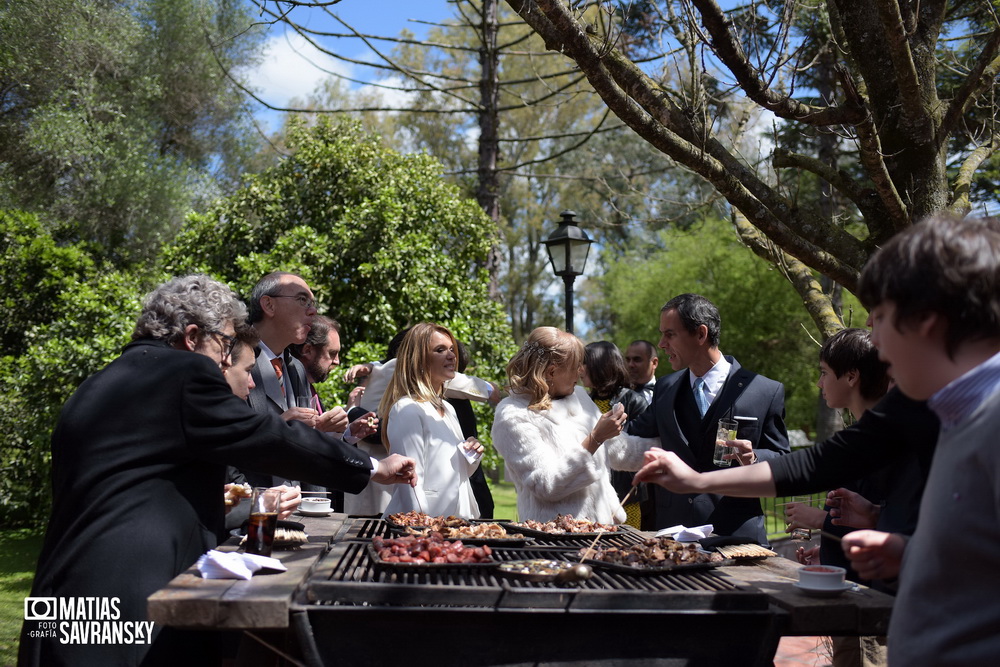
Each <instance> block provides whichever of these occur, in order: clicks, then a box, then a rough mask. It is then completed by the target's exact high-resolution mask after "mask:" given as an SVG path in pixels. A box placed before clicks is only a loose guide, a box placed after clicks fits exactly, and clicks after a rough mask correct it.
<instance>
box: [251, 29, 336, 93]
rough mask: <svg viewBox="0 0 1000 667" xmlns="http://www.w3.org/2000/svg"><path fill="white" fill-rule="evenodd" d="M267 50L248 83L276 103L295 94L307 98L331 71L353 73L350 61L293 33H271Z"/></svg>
mask: <svg viewBox="0 0 1000 667" xmlns="http://www.w3.org/2000/svg"><path fill="white" fill-rule="evenodd" d="M265 53H266V56H265V58H264V61H263V62H262V63H261V65H260V67H258V68H257V69H256V70H255V71H253V72H252V73H251V74H250V76H249V83H250V85H251V86H252V87H253V88H254V90H256V91H257V94H258V95H259V96H260V97H261V99H263V100H264V101H266V102H267V103H268V104H272V105H274V106H285V105H286V104H287V103H288V101H289V100H290V99H292V98H293V97H298V98H300V99H305V97H306V96H307V95H309V94H310V93H312V92H313V91H314V90H315V89H316V86H317V85H319V83H320V82H322V81H323V80H324V79H326V78H327V77H328V76H330V72H335V73H337V74H341V75H344V76H350V75H351V67H350V66H349V65H348V64H347V63H344V62H342V61H339V60H336V59H335V58H331V57H330V56H328V55H326V54H325V53H323V52H321V51H319V50H317V49H316V47H314V46H313V45H311V44H310V43H309V42H308V41H307V40H306V39H305V38H303V37H302V36H301V35H296V34H294V33H285V34H281V35H274V36H272V37H271V38H270V39H269V40H268V42H267V46H266V50H265Z"/></svg>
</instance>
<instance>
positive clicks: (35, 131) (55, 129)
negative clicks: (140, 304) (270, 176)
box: [0, 0, 259, 263]
mask: <svg viewBox="0 0 1000 667" xmlns="http://www.w3.org/2000/svg"><path fill="white" fill-rule="evenodd" d="M248 9H249V8H248V6H247V5H245V4H244V3H239V2H233V1H231V0H208V1H206V0H149V1H148V2H135V1H134V0H118V1H113V2H104V1H99V0H23V1H20V2H7V3H2V4H0V35H2V39H0V206H4V207H7V208H19V209H24V210H30V211H34V212H38V213H39V214H43V215H44V216H45V218H44V219H45V222H46V223H47V224H52V225H55V224H56V221H59V223H61V227H60V228H59V229H58V231H57V232H56V235H57V237H58V238H60V239H62V240H69V241H77V240H86V241H91V242H93V243H95V247H96V249H97V250H98V251H99V253H100V254H101V256H103V257H108V258H111V259H113V260H114V261H116V262H117V263H129V262H132V261H136V260H140V259H148V258H150V257H152V256H153V255H155V252H156V249H157V248H158V241H159V240H161V239H162V238H165V237H169V236H170V235H171V234H172V233H173V232H174V231H175V230H176V229H177V227H179V226H180V223H181V222H182V221H183V218H184V216H185V215H186V214H187V212H188V211H189V209H190V208H191V207H192V205H195V204H197V203H198V201H199V199H201V198H205V197H211V196H214V195H215V194H217V193H218V192H219V191H220V188H224V187H225V184H226V183H228V182H232V181H233V179H234V177H235V174H236V173H238V170H239V169H240V164H241V163H242V159H243V158H244V157H245V156H246V155H247V154H249V151H250V149H251V146H252V143H251V141H250V139H251V137H252V135H251V133H250V132H249V130H248V125H247V123H246V120H245V119H244V117H243V110H242V107H241V99H240V98H239V96H238V95H239V94H238V92H237V91H236V89H235V88H234V87H233V86H232V85H229V83H228V80H227V78H226V74H225V72H224V69H226V68H231V67H233V66H234V65H237V64H238V65H243V64H247V63H250V62H252V61H253V58H254V57H255V53H256V52H257V50H258V48H259V37H258V33H256V32H254V31H247V28H248V26H249V25H250V24H251V22H252V19H251V18H250V16H249V15H248V13H247V12H248ZM222 36H225V37H222ZM234 36H235V37H234Z"/></svg>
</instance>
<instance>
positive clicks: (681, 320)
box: [628, 294, 790, 545]
mask: <svg viewBox="0 0 1000 667" xmlns="http://www.w3.org/2000/svg"><path fill="white" fill-rule="evenodd" d="M721 329H722V320H721V318H720V316H719V311H718V309H717V308H716V307H715V305H714V304H713V303H712V302H711V301H709V300H708V299H706V298H705V297H703V296H700V295H698V294H681V295H680V296H677V297H674V298H673V299H671V300H670V301H668V302H667V303H666V305H664V306H663V308H662V309H661V310H660V344H659V346H660V348H661V349H662V350H663V351H664V352H666V353H667V355H668V359H669V361H670V365H671V366H672V367H673V369H674V371H675V372H674V373H672V374H671V375H668V376H666V377H662V378H660V379H659V380H658V381H657V383H656V388H655V390H654V392H653V402H652V405H651V407H650V409H649V410H647V411H646V412H645V413H643V415H642V416H640V417H639V418H638V419H634V420H632V421H630V422H629V425H628V432H629V433H631V434H632V435H638V436H642V437H646V438H652V437H659V438H660V441H661V442H662V445H663V449H665V450H668V451H673V452H676V453H677V455H678V456H679V457H680V458H681V459H682V460H683V461H684V462H685V463H687V464H688V465H689V466H691V467H692V468H694V469H695V470H699V471H708V470H714V469H716V466H715V464H714V463H713V462H712V457H713V452H714V449H715V435H716V430H717V426H718V421H719V420H720V419H735V420H736V421H737V422H738V423H739V424H740V428H739V431H738V437H739V439H738V440H735V441H732V442H730V444H731V445H732V446H734V447H735V451H736V453H735V454H729V455H727V457H728V458H730V459H732V460H734V461H735V460H736V459H738V462H737V463H738V464H739V465H750V464H751V463H755V462H757V461H766V460H769V459H774V458H776V457H778V456H781V455H782V454H786V453H788V452H789V451H790V448H789V445H788V433H787V431H786V430H785V390H784V387H783V386H782V384H781V383H779V382H775V381H774V380H771V379H769V378H766V377H764V376H762V375H758V374H757V373H754V372H752V371H749V370H747V369H745V368H743V367H741V366H740V364H739V362H738V361H736V359H734V358H733V357H727V356H724V355H723V354H722V352H721V351H720V350H719V338H720V334H721ZM735 464H736V463H734V465H735ZM652 490H653V493H654V502H653V505H654V507H655V518H654V525H655V527H656V528H667V527H669V526H674V525H678V524H683V525H685V526H699V525H703V524H708V523H710V524H712V525H713V526H714V528H715V532H716V533H717V534H719V535H736V536H740V537H746V538H750V539H753V540H754V541H755V542H757V543H758V544H762V545H767V544H768V542H767V533H766V531H765V528H764V516H763V512H762V510H761V507H760V501H759V500H757V499H756V498H733V497H729V496H720V495H716V494H709V493H701V494H676V493H671V492H670V491H667V490H666V489H662V488H654V489H652Z"/></svg>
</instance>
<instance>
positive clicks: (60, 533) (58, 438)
mask: <svg viewBox="0 0 1000 667" xmlns="http://www.w3.org/2000/svg"><path fill="white" fill-rule="evenodd" d="M245 319H246V306H245V305H244V304H243V303H242V302H241V301H240V300H239V299H238V298H237V297H236V294H235V293H233V291H232V290H231V289H230V288H229V287H227V286H226V285H223V284H221V283H219V282H218V281H215V280H212V279H211V278H209V277H208V276H199V275H196V276H184V277H181V278H175V279H174V280H171V281H169V282H167V283H164V284H163V285H161V286H159V287H158V288H156V289H155V290H154V291H153V292H152V293H151V294H150V295H149V296H148V297H147V298H146V300H145V303H144V305H143V311H142V314H141V315H140V317H139V319H138V321H137V322H136V325H135V329H134V331H133V334H132V342H131V343H129V344H128V345H127V346H126V347H125V349H124V350H123V351H122V354H121V356H120V357H118V359H116V360H114V361H112V362H111V363H110V364H109V365H108V366H107V367H105V368H104V369H103V370H101V371H99V372H97V373H95V374H94V375H92V376H91V377H90V378H88V379H87V380H86V381H85V382H84V383H83V384H81V385H80V387H79V388H78V389H77V391H76V392H74V394H73V396H72V397H71V398H70V399H69V400H68V401H67V402H66V404H65V405H64V406H63V409H62V411H61V412H60V415H59V422H58V424H57V425H56V427H55V429H54V431H53V433H52V512H51V515H50V518H49V525H48V529H47V530H46V533H45V539H44V543H43V545H42V550H41V553H40V555H39V558H38V566H37V567H36V569H35V581H34V584H33V587H32V596H33V597H36V598H52V599H59V600H60V602H59V606H60V609H65V608H70V609H71V611H72V610H77V611H78V612H79V614H78V615H74V614H70V615H69V616H66V615H65V613H64V614H62V615H60V616H59V617H58V619H61V621H60V622H62V623H64V624H65V623H66V622H68V621H73V620H74V619H75V621H76V622H77V623H79V624H80V625H79V626H78V629H90V626H91V622H93V623H95V624H97V625H101V627H102V628H103V632H104V635H103V636H104V641H98V640H99V639H100V637H98V635H100V634H101V632H102V631H101V630H100V629H98V630H95V632H96V634H95V635H94V636H93V637H92V638H90V640H89V641H88V637H87V633H83V635H84V636H83V641H82V642H79V643H78V642H76V641H66V643H63V641H61V639H63V640H65V639H66V636H64V635H59V636H56V635H55V634H47V633H45V632H39V630H40V629H41V628H42V627H43V626H40V625H39V623H40V622H46V623H47V622H48V619H39V618H29V615H28V614H26V615H25V616H26V618H25V622H24V626H23V628H22V634H21V642H20V649H19V650H20V654H19V656H18V664H19V665H22V666H24V667H50V666H52V665H73V666H74V667H104V666H105V665H118V666H124V667H127V666H138V665H140V664H143V665H150V664H155V665H182V666H186V667H191V666H193V665H202V664H213V665H218V664H222V658H223V657H228V654H229V653H231V651H229V650H228V649H229V647H227V646H226V645H225V644H222V643H220V642H219V641H218V637H217V636H215V634H214V633H212V632H203V631H198V632H194V631H182V630H175V629H173V628H168V627H161V626H159V625H158V624H155V625H154V624H153V623H152V622H151V621H149V619H148V616H147V607H146V600H147V598H148V597H149V596H150V595H152V594H153V593H154V592H156V591H157V590H159V589H160V588H162V587H164V586H166V585H167V583H168V582H169V581H170V580H171V579H173V578H174V577H175V576H177V575H178V574H180V573H181V572H184V571H185V570H186V569H188V568H189V567H191V566H192V564H193V563H194V562H195V561H196V560H197V559H198V557H199V556H200V555H202V554H203V553H205V552H206V551H207V550H209V549H211V548H214V547H215V546H216V545H217V544H218V535H219V534H220V533H221V532H222V530H223V525H224V521H225V514H224V508H223V502H222V494H221V491H222V487H223V482H224V480H225V473H226V466H227V465H233V466H237V467H240V468H242V469H254V468H261V467H268V468H273V469H274V471H275V472H277V473H279V474H283V475H289V476H293V477H298V478H300V479H308V480H309V481H312V482H316V483H319V484H326V485H328V486H330V487H333V488H338V489H343V490H345V491H348V492H350V493H357V492H359V491H361V490H362V489H364V488H365V487H366V486H367V485H368V484H370V483H373V482H375V483H380V484H393V483H410V484H415V483H416V479H415V474H414V468H415V462H414V461H413V460H412V459H407V458H404V457H400V456H398V455H392V456H389V457H387V458H385V459H384V460H382V461H375V462H372V460H371V459H370V457H368V456H367V455H365V454H364V453H363V452H359V451H358V449H357V448H355V447H347V446H345V445H344V444H342V443H340V442H338V441H331V439H330V438H327V437H325V436H324V435H323V434H320V433H318V432H317V431H315V430H313V429H310V428H307V427H305V426H303V425H302V424H298V423H295V422H294V421H291V422H288V421H282V420H281V419H279V418H278V417H277V415H275V414H273V413H270V414H260V413H257V412H254V411H253V410H251V409H250V408H249V407H248V406H247V404H246V403H245V402H244V401H242V400H240V399H239V398H237V397H236V395H235V394H234V393H233V390H232V388H231V387H230V386H229V384H227V382H226V380H225V378H224V377H223V375H222V373H221V372H220V371H219V367H220V366H224V365H227V364H231V363H232V359H231V358H230V356H229V353H230V348H229V339H230V338H231V337H233V336H234V334H235V331H236V330H235V325H236V324H237V323H242V322H243V321H244V320H245ZM278 451H280V452H282V455H281V456H275V452H278ZM84 603H87V604H86V610H85V609H84ZM90 603H93V604H90ZM102 609H103V610H104V612H103V613H101V610H102ZM108 609H110V610H111V612H112V613H111V615H108ZM33 615H34V613H33V614H32V616H33ZM43 615H45V614H44V613H43ZM67 619H68V620H67ZM108 621H117V622H118V623H119V624H118V625H116V627H117V628H118V629H119V631H121V630H122V629H123V628H124V632H125V633H126V634H125V636H126V639H125V640H124V641H122V639H121V635H120V634H119V635H117V637H118V641H114V637H112V636H111V635H109V634H107V633H108V632H110V630H111V628H110V626H108V625H106V624H104V623H102V622H108ZM53 623H54V622H53ZM126 624H127V625H126ZM83 625H86V626H87V628H83ZM67 627H69V626H67ZM95 627H96V626H95ZM67 632H69V630H67ZM74 636H76V635H74ZM147 654H148V655H147Z"/></svg>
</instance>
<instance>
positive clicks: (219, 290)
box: [132, 275, 247, 367]
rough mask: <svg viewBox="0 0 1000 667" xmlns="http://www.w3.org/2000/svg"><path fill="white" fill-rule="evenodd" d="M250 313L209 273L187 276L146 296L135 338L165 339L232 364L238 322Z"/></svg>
mask: <svg viewBox="0 0 1000 667" xmlns="http://www.w3.org/2000/svg"><path fill="white" fill-rule="evenodd" d="M246 316H247V308H246V306H245V305H244V304H243V302H242V301H240V300H239V299H238V298H237V297H236V294H235V293H234V292H233V290H231V289H230V288H229V287H227V286H226V285H223V284H222V283H220V282H218V281H216V280H212V279H211V278H209V277H208V276H205V275H193V276H183V277H180V278H174V279H173V280H170V281H168V282H166V283H164V284H162V285H160V286H159V287H157V288H156V289H155V290H153V291H152V292H150V294H149V296H147V297H146V301H145V303H144V304H143V308H142V314H141V315H140V316H139V321H138V322H136V323H135V330H134V331H133V332H132V340H134V341H135V340H142V339H152V340H163V341H166V342H167V344H168V345H171V346H173V347H179V348H186V349H188V350H191V351H194V352H199V353H201V354H204V355H205V356H207V357H209V358H211V359H215V360H216V361H217V363H218V364H219V365H220V366H222V367H228V366H229V365H230V359H229V355H230V354H231V353H232V347H233V343H235V341H236V339H235V337H234V336H235V333H236V331H235V328H234V323H236V322H242V321H243V320H245V319H246ZM226 331H228V333H226Z"/></svg>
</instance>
